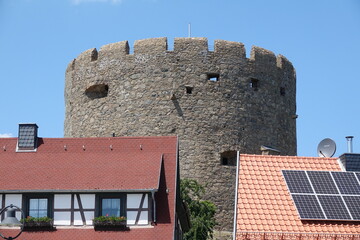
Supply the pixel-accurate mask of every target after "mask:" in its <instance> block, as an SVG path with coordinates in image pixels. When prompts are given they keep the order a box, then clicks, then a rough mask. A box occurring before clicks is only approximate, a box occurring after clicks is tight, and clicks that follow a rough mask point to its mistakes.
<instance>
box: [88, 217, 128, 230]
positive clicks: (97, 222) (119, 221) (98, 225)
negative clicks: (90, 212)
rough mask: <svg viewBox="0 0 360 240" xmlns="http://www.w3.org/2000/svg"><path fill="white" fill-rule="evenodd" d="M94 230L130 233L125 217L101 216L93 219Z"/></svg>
mask: <svg viewBox="0 0 360 240" xmlns="http://www.w3.org/2000/svg"><path fill="white" fill-rule="evenodd" d="M93 225H94V229H95V230H97V231H128V230H129V228H128V227H127V225H126V218H125V217H108V216H100V217H97V218H94V219H93Z"/></svg>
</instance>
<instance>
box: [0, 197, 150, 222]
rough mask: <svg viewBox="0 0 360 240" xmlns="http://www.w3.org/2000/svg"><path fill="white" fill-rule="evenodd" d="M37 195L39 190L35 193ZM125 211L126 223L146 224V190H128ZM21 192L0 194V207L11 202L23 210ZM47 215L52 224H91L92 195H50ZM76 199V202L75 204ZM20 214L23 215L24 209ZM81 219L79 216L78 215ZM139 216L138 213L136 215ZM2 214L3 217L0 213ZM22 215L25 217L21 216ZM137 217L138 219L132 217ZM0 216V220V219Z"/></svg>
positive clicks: (94, 205) (148, 215)
mask: <svg viewBox="0 0 360 240" xmlns="http://www.w3.org/2000/svg"><path fill="white" fill-rule="evenodd" d="M38 194H39V193H38ZM125 195H126V197H125V201H126V204H125V205H124V206H125V212H126V224H127V225H129V226H134V225H137V226H148V225H149V224H150V223H151V219H152V216H151V214H152V210H151V207H152V206H151V204H149V201H150V199H149V194H148V193H128V194H125ZM143 195H144V202H143V205H141V199H142V198H143ZM23 197H24V196H23V194H0V206H1V208H4V207H6V206H9V205H10V204H13V205H15V206H17V207H20V208H21V209H22V210H24V209H25V208H26V207H25V204H26V203H25V202H23ZM51 199H52V200H53V201H51V202H50V203H49V204H52V203H53V205H52V206H51V207H50V209H51V210H50V211H51V213H50V216H53V219H54V225H55V226H84V225H90V226H92V225H93V219H94V217H96V212H97V211H99V210H98V209H97V206H96V205H97V204H96V201H97V200H96V194H95V193H93V194H81V193H76V194H74V193H64V194H51ZM79 200H80V204H79ZM139 211H140V212H139ZM24 214H26V213H25V212H24ZM81 215H83V216H84V219H82V216H81ZM137 215H139V216H137ZM2 217H4V216H2ZM16 217H17V218H18V219H21V213H20V212H17V213H16ZM25 217H26V216H25ZM137 217H138V222H136V219H137ZM1 220H2V219H0V222H1Z"/></svg>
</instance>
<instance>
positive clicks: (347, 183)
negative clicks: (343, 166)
mask: <svg viewBox="0 0 360 240" xmlns="http://www.w3.org/2000/svg"><path fill="white" fill-rule="evenodd" d="M331 175H332V176H333V177H334V180H335V182H336V185H337V186H338V188H339V190H340V193H342V194H356V195H360V185H359V182H358V181H357V179H356V177H355V174H354V173H353V172H332V173H331Z"/></svg>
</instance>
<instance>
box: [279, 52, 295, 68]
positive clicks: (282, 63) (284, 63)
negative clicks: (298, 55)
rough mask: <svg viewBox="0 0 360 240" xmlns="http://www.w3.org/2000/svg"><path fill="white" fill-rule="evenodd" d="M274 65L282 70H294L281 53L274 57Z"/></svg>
mask: <svg viewBox="0 0 360 240" xmlns="http://www.w3.org/2000/svg"><path fill="white" fill-rule="evenodd" d="M276 66H277V67H278V68H280V69H282V70H284V71H294V67H293V65H292V63H291V62H290V61H289V60H288V59H287V58H286V57H284V56H283V55H281V54H279V55H278V56H277V57H276Z"/></svg>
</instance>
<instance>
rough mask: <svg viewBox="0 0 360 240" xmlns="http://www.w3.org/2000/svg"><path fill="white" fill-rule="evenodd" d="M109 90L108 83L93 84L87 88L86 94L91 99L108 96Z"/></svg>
mask: <svg viewBox="0 0 360 240" xmlns="http://www.w3.org/2000/svg"><path fill="white" fill-rule="evenodd" d="M108 92H109V86H108V85H106V84H96V85H92V86H91V87H89V88H88V89H86V90H85V94H86V96H88V97H89V98H91V99H95V98H103V97H107V95H108Z"/></svg>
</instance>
